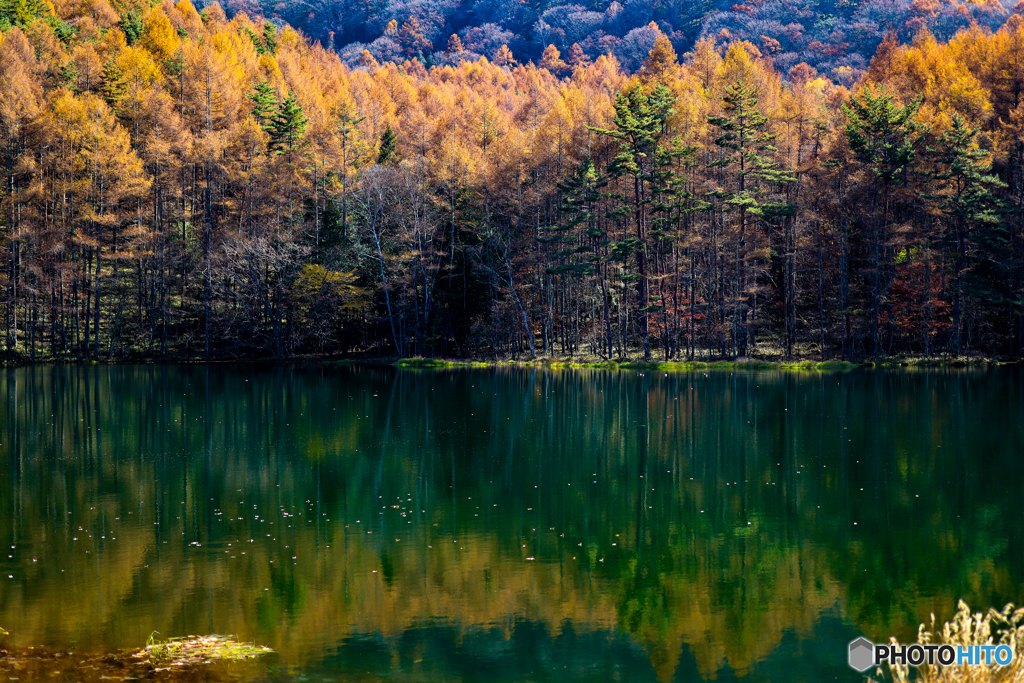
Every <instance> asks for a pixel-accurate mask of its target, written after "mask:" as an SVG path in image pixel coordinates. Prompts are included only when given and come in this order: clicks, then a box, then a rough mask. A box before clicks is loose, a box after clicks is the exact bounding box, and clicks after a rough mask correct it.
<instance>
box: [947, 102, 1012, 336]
mask: <svg viewBox="0 0 1024 683" xmlns="http://www.w3.org/2000/svg"><path fill="white" fill-rule="evenodd" d="M977 135H978V128H976V127H971V126H969V125H968V124H967V122H966V121H965V120H964V118H963V117H962V116H960V114H954V115H953V121H952V123H951V124H950V126H949V128H948V129H947V130H946V131H945V132H944V133H943V134H942V136H941V137H940V138H939V141H938V147H937V148H935V149H929V152H930V153H931V154H932V155H933V158H934V161H935V162H936V163H937V164H938V166H939V168H940V169H941V170H938V171H937V172H935V173H933V174H932V179H933V180H935V181H938V182H939V183H940V185H941V191H940V194H939V195H937V196H936V197H933V198H934V199H938V207H939V210H940V211H942V213H943V214H944V215H945V216H946V217H947V220H948V221H949V224H950V226H951V227H952V231H951V232H950V233H948V234H947V236H946V240H945V241H946V243H947V246H948V247H951V248H952V251H953V253H954V254H956V258H955V263H954V266H953V346H954V348H955V349H956V352H957V353H958V354H959V353H960V352H961V351H962V350H963V329H964V323H963V319H964V315H965V310H964V309H965V306H966V304H965V300H966V299H967V298H970V295H971V294H973V293H977V294H979V295H984V294H985V293H986V291H985V290H987V289H988V288H987V287H984V285H983V284H982V283H981V281H980V278H973V279H974V282H971V280H972V278H971V277H970V276H971V271H972V270H974V269H975V268H976V267H977V266H979V265H983V264H984V265H987V266H988V268H986V270H988V271H989V272H990V273H991V272H992V271H998V266H997V263H998V255H999V253H1000V252H1001V251H1003V250H1004V249H1005V247H1006V244H1007V239H1006V237H1007V235H1006V231H1005V229H1003V228H1004V226H1003V225H1002V223H1001V208H1002V207H1001V204H1000V201H999V199H998V197H997V195H996V190H998V189H1001V188H1004V187H1006V183H1004V182H1002V181H1001V180H999V178H997V177H995V176H994V175H991V171H992V165H991V164H990V163H988V162H987V158H988V152H987V151H986V150H983V149H981V148H979V147H978V144H977ZM972 285H973V286H972ZM974 289H977V290H979V291H977V292H974V291H971V290H974Z"/></svg>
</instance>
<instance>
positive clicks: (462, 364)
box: [0, 356, 1024, 372]
mask: <svg viewBox="0 0 1024 683" xmlns="http://www.w3.org/2000/svg"><path fill="white" fill-rule="evenodd" d="M1022 362H1024V361H1022V359H997V358H987V357H957V358H949V357H892V358H865V359H863V360H825V361H821V360H811V359H803V360H799V359H792V360H765V359H761V358H750V359H736V360H728V359H720V360H712V361H696V360H695V361H644V360H641V359H630V358H625V359H618V360H593V359H587V358H558V357H541V358H534V359H529V360H494V359H465V358H443V357H441V358H426V357H423V356H413V357H407V358H397V359H396V358H395V357H393V356H383V357H359V358H336V357H330V356H296V357H294V358H288V359H276V358H214V359H208V360H207V359H202V358H122V359H103V360H88V359H68V360H57V359H45V360H37V361H29V360H24V359H17V360H3V361H0V366H2V367H4V368H7V369H14V368H21V367H40V366H58V365H79V366H111V365H230V364H242V365H244V364H251V365H276V366H288V365H326V366H338V367H344V366H376V367H381V366H390V367H396V368H401V369H407V370H415V369H421V370H428V369H435V370H436V369H445V368H479V369H483V368H545V369H552V370H661V371H665V372H688V371H696V370H731V371H736V370H743V371H750V370H788V371H818V372H825V371H849V370H857V369H865V370H872V369H875V370H885V369H910V368H915V369H920V368H928V369H966V368H973V369H980V368H990V367H1004V366H1016V365H1020V364H1021V363H1022Z"/></svg>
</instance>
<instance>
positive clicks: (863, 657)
mask: <svg viewBox="0 0 1024 683" xmlns="http://www.w3.org/2000/svg"><path fill="white" fill-rule="evenodd" d="M874 663H875V646H874V644H872V642H871V641H870V640H868V639H867V638H864V637H863V636H862V637H860V638H858V639H857V640H855V641H853V642H852V643H850V666H851V667H853V668H854V669H856V670H857V671H867V670H868V669H870V668H871V667H872V666H873V665H874Z"/></svg>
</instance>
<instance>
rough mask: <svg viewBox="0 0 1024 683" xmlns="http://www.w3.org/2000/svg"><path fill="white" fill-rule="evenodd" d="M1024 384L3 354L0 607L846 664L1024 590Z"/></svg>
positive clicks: (96, 617) (17, 623) (726, 661)
mask: <svg viewBox="0 0 1024 683" xmlns="http://www.w3.org/2000/svg"><path fill="white" fill-rule="evenodd" d="M1020 379H1021V377H1020V373H1019V371H1016V370H999V371H988V372H928V373H914V372H900V373H883V372H870V373H869V372H854V373H846V374H817V373H766V372H760V373H749V374H743V373H729V372H717V373H716V372H712V373H707V374H705V373H702V372H698V373H691V374H673V375H668V376H666V375H664V373H650V372H648V373H643V374H641V373H635V372H618V373H616V372H611V373H607V372H587V371H553V372H541V371H532V370H501V371H489V370H488V371H477V370H474V371H440V372H410V371H402V372H398V371H394V370H392V369H389V368H380V369H372V368H362V369H349V368H326V369H324V368H302V367H288V368H278V369H259V368H257V367H230V366H211V367H209V368H206V367H202V366H130V367H45V368H44V367H40V368H25V369H18V370H13V371H7V372H5V373H4V374H3V375H2V376H0V382H2V383H3V384H4V385H5V386H4V387H3V395H4V396H6V397H7V399H6V405H4V406H3V409H2V410H0V420H2V421H3V428H2V430H0V434H2V435H3V436H4V439H3V441H2V442H0V451H2V452H3V453H4V455H5V456H6V459H7V468H6V469H5V470H4V471H3V473H2V476H3V477H4V481H3V482H2V485H0V504H2V507H0V514H2V522H0V542H3V544H4V545H3V547H4V548H6V549H7V552H6V553H4V555H8V557H2V556H0V565H2V566H0V579H2V580H3V582H2V583H0V624H3V625H4V626H6V627H7V628H8V629H9V630H10V631H11V635H10V636H9V637H8V638H7V643H9V644H14V645H22V646H27V645H38V644H49V645H53V646H60V647H65V646H68V645H77V646H79V647H80V648H84V649H89V648H109V647H131V646H136V645H140V644H142V643H144V642H145V640H146V638H147V637H148V636H149V634H150V632H151V631H154V630H156V631H159V632H160V634H161V635H162V636H164V637H170V636H176V635H185V634H191V633H230V634H237V635H238V636H239V637H241V638H243V639H248V640H257V641H258V642H260V643H265V644H268V645H270V646H271V647H273V648H274V649H276V650H278V651H279V652H280V653H281V654H280V657H279V658H278V660H277V664H275V665H274V666H280V667H281V669H280V670H279V671H277V673H275V674H274V675H275V676H284V677H286V678H287V677H295V678H301V677H303V676H311V677H313V678H325V677H332V676H337V677H339V680H340V679H341V678H345V679H346V680H352V679H353V678H355V679H356V680H363V679H365V680H376V679H378V678H383V677H388V678H390V679H397V680H424V679H436V680H502V681H504V680H507V681H518V680H547V679H550V678H552V677H555V676H557V677H558V678H565V679H567V680H615V679H619V680H652V681H653V680H661V681H666V680H695V679H699V678H705V679H710V678H717V679H719V680H729V679H731V678H734V677H738V678H745V679H747V680H766V681H767V680H781V679H782V678H783V677H785V678H786V679H787V680H794V681H799V680H808V681H810V680H820V679H821V676H822V675H823V674H828V676H829V677H830V678H831V677H832V676H839V677H840V680H846V679H848V678H849V676H850V675H851V673H852V672H851V671H850V670H849V669H847V668H846V666H845V646H846V643H847V642H848V641H849V640H850V639H852V638H853V637H856V635H859V634H860V633H863V634H864V635H867V636H868V637H870V638H875V639H882V638H884V637H886V636H888V635H899V636H901V637H908V636H912V635H913V634H914V633H916V627H917V624H918V623H919V622H920V621H922V620H925V619H927V618H928V615H929V613H930V612H936V613H937V614H938V615H940V616H944V615H948V614H949V613H950V612H951V610H952V609H953V607H954V606H955V604H956V600H957V599H958V598H960V597H964V598H966V599H967V600H968V601H969V602H971V603H972V604H973V605H975V606H976V607H978V608H987V607H988V606H990V605H998V606H1001V605H1002V603H1003V602H1005V601H1007V600H1013V601H1019V600H1020V599H1021V597H1022V596H1021V595H1020V588H1019V586H1020V585H1021V578H1022V574H1024V572H1022V558H1021V550H1020V549H1021V548H1022V544H1021V542H1020V541H1021V540H1022V539H1021V538H1020V535H1021V532H1020V531H1019V529H1020V528H1021V525H1020V521H1021V511H1022V507H1021V506H1022V504H1021V502H1020V495H1019V492H1020V490H1021V480H1022V476H1021V464H1020V462H1019V453H1021V452H1024V419H1022V418H1024V397H1022V391H1024V389H1022V387H1024V384H1022V383H1021V381H1020ZM783 672H785V674H784V673H783ZM850 680H853V679H850Z"/></svg>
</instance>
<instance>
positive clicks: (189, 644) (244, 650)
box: [135, 635, 273, 667]
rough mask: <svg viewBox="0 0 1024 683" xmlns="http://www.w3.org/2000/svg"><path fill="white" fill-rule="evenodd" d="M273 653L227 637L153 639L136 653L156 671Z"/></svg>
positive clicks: (265, 648)
mask: <svg viewBox="0 0 1024 683" xmlns="http://www.w3.org/2000/svg"><path fill="white" fill-rule="evenodd" d="M271 652H273V650H271V649H270V648H269V647H263V646H260V645H256V644H254V643H240V642H238V641H237V640H235V639H233V638H230V637H227V636H186V637H184V638H170V639H169V640H156V639H154V638H153V636H152V635H150V636H149V642H148V643H147V644H146V647H145V648H143V649H142V650H140V651H139V652H137V653H135V657H137V658H146V659H148V660H149V663H150V664H152V665H153V666H155V667H181V666H192V665H195V664H211V663H213V662H219V661H232V660H236V661H237V660H242V659H253V658H255V657H260V656H262V655H265V654H269V653H271Z"/></svg>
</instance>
